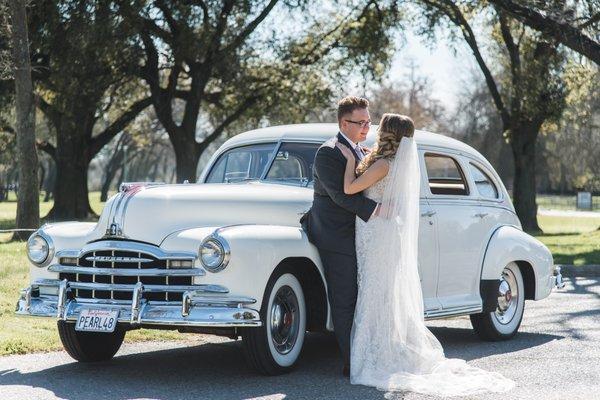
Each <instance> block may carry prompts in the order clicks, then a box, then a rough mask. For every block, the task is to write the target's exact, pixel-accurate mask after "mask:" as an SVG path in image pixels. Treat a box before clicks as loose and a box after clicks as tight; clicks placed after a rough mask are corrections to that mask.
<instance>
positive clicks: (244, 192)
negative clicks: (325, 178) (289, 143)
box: [92, 182, 313, 245]
mask: <svg viewBox="0 0 600 400" xmlns="http://www.w3.org/2000/svg"><path fill="white" fill-rule="evenodd" d="M312 195H313V191H312V188H301V187H297V186H288V185H281V184H268V183H259V182H251V183H245V184H177V185H158V186H141V187H136V188H133V189H130V190H128V191H125V192H120V193H118V194H116V195H115V196H113V197H112V198H111V199H110V200H109V201H108V202H107V203H106V205H105V207H104V210H103V212H102V215H101V217H100V220H99V221H98V225H97V226H96V229H95V232H94V234H93V235H92V236H93V237H95V239H96V240H97V239H99V238H101V237H106V236H107V234H110V235H116V236H120V237H123V238H127V239H131V240H138V241H142V242H147V243H153V244H156V245H160V243H161V242H162V240H163V239H164V238H165V237H166V236H168V235H169V234H171V233H173V232H175V231H180V230H185V229H190V228H198V227H208V226H212V227H215V226H217V227H220V226H228V225H239V224H267V225H285V226H300V224H299V222H298V220H299V218H300V214H302V213H303V212H305V211H306V210H308V208H310V205H311V203H312ZM111 230H112V231H111Z"/></svg>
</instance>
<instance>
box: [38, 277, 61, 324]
mask: <svg viewBox="0 0 600 400" xmlns="http://www.w3.org/2000/svg"><path fill="white" fill-rule="evenodd" d="M68 290H69V283H68V281H67V280H66V279H63V280H62V281H60V282H59V284H58V300H57V302H56V318H58V319H61V320H64V319H65V310H66V307H65V305H66V304H67V291H68ZM30 302H31V299H30ZM30 305H31V303H30Z"/></svg>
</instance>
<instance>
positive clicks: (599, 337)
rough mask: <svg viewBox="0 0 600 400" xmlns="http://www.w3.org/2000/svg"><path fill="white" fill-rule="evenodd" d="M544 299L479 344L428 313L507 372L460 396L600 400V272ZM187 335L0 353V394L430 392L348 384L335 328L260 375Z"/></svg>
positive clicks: (361, 395)
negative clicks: (90, 352) (511, 330)
mask: <svg viewBox="0 0 600 400" xmlns="http://www.w3.org/2000/svg"><path fill="white" fill-rule="evenodd" d="M566 282H567V286H566V287H565V288H564V289H562V290H559V291H555V292H554V293H553V294H552V295H551V296H550V297H549V298H547V299H545V300H542V301H538V302H534V301H527V302H526V305H525V315H524V318H523V323H522V325H521V329H520V332H519V334H518V335H517V336H516V337H515V338H514V339H512V340H510V341H505V342H496V343H489V342H482V341H480V340H479V339H478V338H477V336H475V334H474V333H473V331H472V329H471V325H470V322H469V319H468V317H461V318H454V319H446V320H437V321H428V322H427V325H428V326H429V327H430V328H431V330H432V332H433V333H434V334H435V335H436V337H437V338H438V339H439V340H440V341H441V343H442V345H443V346H444V349H445V352H446V356H447V357H453V358H463V359H466V360H467V361H468V362H469V364H471V365H474V366H477V367H480V368H485V369H487V370H493V371H497V372H500V373H502V374H503V375H505V376H507V377H509V378H511V379H513V380H514V381H515V382H516V384H517V385H516V388H515V389H513V390H512V391H510V392H508V393H502V394H498V393H488V394H483V395H476V396H468V397H460V398H461V399H498V400H499V399H502V400H504V399H532V400H551V399H561V400H563V399H568V400H579V399H581V400H583V399H585V400H592V399H600V277H598V276H590V277H587V278H586V277H580V278H567V280H566ZM193 338H194V341H189V342H185V343H181V342H179V343H172V342H171V343H160V342H152V343H136V344H126V345H124V346H123V347H122V348H121V350H120V351H119V353H118V354H117V356H116V357H115V358H114V359H113V360H111V361H109V362H103V363H98V364H80V363H76V362H74V361H73V360H72V359H71V358H70V357H69V356H68V355H67V354H66V353H65V352H53V353H45V354H29V355H16V356H6V357H0V400H4V399H11V400H12V399H15V400H17V399H18V400H20V399H74V400H101V399H116V400H121V399H164V400H171V399H344V400H347V399H361V400H362V399H386V398H395V399H407V400H413V399H414V400H421V399H434V397H429V396H422V395H418V394H415V393H393V394H386V393H384V392H380V391H378V390H376V389H373V388H369V387H364V386H357V385H351V384H350V382H349V380H348V379H347V378H344V377H343V376H342V374H341V361H340V358H339V354H338V351H337V347H336V343H335V339H334V337H333V336H332V335H331V334H310V335H308V337H307V341H306V343H305V347H304V351H303V353H302V356H301V359H300V361H299V363H298V366H297V368H296V369H295V370H294V371H293V372H292V373H290V374H287V375H283V376H277V377H264V376H260V375H257V374H256V373H254V372H253V371H252V370H251V369H250V368H249V367H247V366H246V364H245V362H244V358H243V355H242V351H241V343H240V342H236V341H231V340H229V339H223V338H217V337H212V336H204V335H196V336H193Z"/></svg>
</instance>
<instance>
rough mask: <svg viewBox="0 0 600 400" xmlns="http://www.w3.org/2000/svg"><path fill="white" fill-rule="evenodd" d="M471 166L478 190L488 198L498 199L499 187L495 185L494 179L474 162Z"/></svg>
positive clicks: (482, 195)
mask: <svg viewBox="0 0 600 400" xmlns="http://www.w3.org/2000/svg"><path fill="white" fill-rule="evenodd" d="M469 168H470V170H471V174H472V175H473V180H474V181H475V186H476V187H477V192H479V194H480V195H481V197H484V198H486V199H497V198H498V197H499V196H498V188H497V187H496V185H494V181H492V179H491V178H490V177H489V175H488V174H486V173H485V172H484V171H483V170H482V169H481V168H479V167H478V166H476V165H475V164H473V163H469Z"/></svg>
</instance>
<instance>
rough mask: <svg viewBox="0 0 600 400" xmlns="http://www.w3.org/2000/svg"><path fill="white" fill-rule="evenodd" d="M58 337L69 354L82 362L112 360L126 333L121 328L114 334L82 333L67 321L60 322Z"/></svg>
mask: <svg viewBox="0 0 600 400" xmlns="http://www.w3.org/2000/svg"><path fill="white" fill-rule="evenodd" d="M58 335H59V336H60V341H61V342H62V344H63V347H64V348H65V350H66V351H67V353H69V355H70V356H71V357H73V358H74V359H75V360H77V361H81V362H94V361H106V360H110V359H111V358H113V356H114V355H115V354H116V353H117V351H118V350H119V348H120V347H121V344H122V343H123V339H125V331H124V330H122V329H119V328H116V329H115V331H114V332H112V333H101V332H80V331H76V330H75V324H74V323H68V322H66V321H58Z"/></svg>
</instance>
